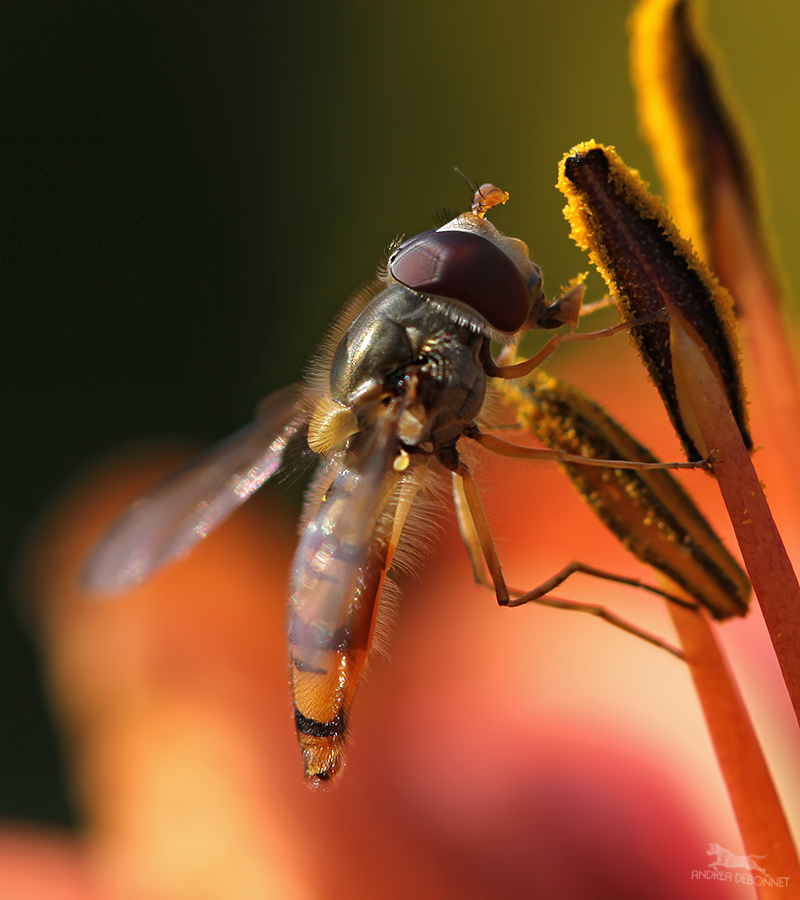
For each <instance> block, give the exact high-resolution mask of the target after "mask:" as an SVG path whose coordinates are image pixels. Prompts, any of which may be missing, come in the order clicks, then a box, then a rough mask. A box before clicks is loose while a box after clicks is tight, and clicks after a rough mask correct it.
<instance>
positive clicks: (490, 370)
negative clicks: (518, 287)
mask: <svg viewBox="0 0 800 900" xmlns="http://www.w3.org/2000/svg"><path fill="white" fill-rule="evenodd" d="M665 316H666V311H662V310H660V311H659V312H657V313H651V314H650V315H647V316H642V317H639V318H636V319H629V320H628V321H625V322H618V323H617V324H616V325H611V326H609V327H608V328H601V329H599V330H598V331H574V332H567V333H566V334H556V335H553V337H551V338H550V340H549V341H548V342H547V343H546V344H545V345H544V347H542V349H541V350H540V351H539V352H538V353H536V354H534V355H533V356H531V357H530V358H529V359H525V360H523V361H522V362H518V363H514V364H512V365H507V366H499V365H497V363H496V362H495V361H494V360H493V359H492V357H491V353H490V352H489V350H488V349H487V350H486V352H485V353H484V354H483V356H482V362H483V364H484V366H485V368H486V374H487V375H490V376H491V377H492V378H505V379H514V378H522V377H524V376H525V375H529V374H530V373H531V372H533V370H534V369H538V368H539V366H540V365H541V364H542V363H543V362H544V361H545V360H546V359H547V358H548V357H549V356H551V355H552V354H553V353H555V351H556V350H557V349H558V348H559V347H560V346H561V345H562V344H566V343H568V342H570V341H593V340H595V339H596V338H605V337H611V336H612V335H615V334H618V333H619V332H620V331H629V330H630V329H631V328H637V327H639V326H641V325H647V324H649V323H650V322H654V321H659V320H660V319H663V318H664V317H665Z"/></svg>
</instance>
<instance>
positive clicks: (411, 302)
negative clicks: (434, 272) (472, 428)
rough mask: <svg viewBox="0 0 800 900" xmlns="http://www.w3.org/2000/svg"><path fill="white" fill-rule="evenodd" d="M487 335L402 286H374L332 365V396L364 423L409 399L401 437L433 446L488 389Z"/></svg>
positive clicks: (446, 439)
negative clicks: (397, 400)
mask: <svg viewBox="0 0 800 900" xmlns="http://www.w3.org/2000/svg"><path fill="white" fill-rule="evenodd" d="M485 340H486V338H485V337H484V336H483V335H481V334H479V333H478V332H477V331H475V330H474V329H472V328H470V327H469V326H467V325H465V324H459V323H457V322H455V321H454V320H453V317H452V316H450V315H448V314H447V312H446V311H445V310H443V309H441V308H439V307H438V305H436V304H433V303H431V302H430V301H429V300H427V299H426V298H425V297H424V296H423V295H421V294H418V293H416V292H415V291H412V290H410V289H408V288H405V287H403V286H401V285H390V286H389V287H387V288H384V289H383V290H382V291H380V293H378V294H377V295H376V296H375V297H374V299H373V300H371V301H370V302H369V303H368V304H367V306H366V307H365V308H364V309H363V310H362V312H361V313H360V314H359V315H358V316H357V318H356V319H355V321H354V322H353V323H352V325H351V326H350V327H349V328H348V330H347V332H346V333H345V335H344V337H343V338H342V340H341V341H340V343H339V346H338V347H337V349H336V352H335V354H334V357H333V363H332V366H331V380H330V388H331V395H332V397H333V399H334V400H335V401H337V402H338V403H340V404H342V406H344V407H346V408H348V409H350V410H352V411H353V413H355V415H356V417H357V418H358V421H359V425H360V427H361V428H366V427H369V425H370V424H372V423H373V422H374V421H375V419H376V417H377V416H378V415H379V414H380V409H381V408H382V407H383V405H384V404H385V403H386V401H387V400H388V399H390V398H393V397H398V396H405V397H406V398H407V408H406V412H405V414H404V415H403V417H402V420H401V422H400V427H399V434H398V436H399V438H400V440H401V442H402V443H403V444H405V445H406V446H408V447H420V448H421V449H424V450H427V451H434V450H436V449H438V448H439V447H441V446H443V445H446V444H448V443H452V442H453V440H455V438H457V437H458V435H460V434H461V432H462V431H463V430H464V428H465V427H466V426H467V425H469V424H471V423H472V422H473V421H474V419H475V417H476V416H477V415H478V413H479V411H480V409H481V406H482V404H483V400H484V396H485V393H486V374H485V371H484V368H483V366H482V364H481V362H480V360H479V353H480V349H481V347H482V345H483V342H484V341H485Z"/></svg>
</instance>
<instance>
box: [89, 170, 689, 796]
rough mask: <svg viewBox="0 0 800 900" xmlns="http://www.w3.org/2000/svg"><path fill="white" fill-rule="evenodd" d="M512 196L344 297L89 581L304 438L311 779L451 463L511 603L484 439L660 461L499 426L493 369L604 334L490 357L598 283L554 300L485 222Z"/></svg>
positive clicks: (109, 577)
mask: <svg viewBox="0 0 800 900" xmlns="http://www.w3.org/2000/svg"><path fill="white" fill-rule="evenodd" d="M507 196H508V195H507V194H505V193H504V192H503V191H501V190H500V189H499V188H496V187H494V186H492V185H484V186H482V187H481V188H479V189H478V190H477V191H476V192H475V197H474V201H473V206H472V210H471V211H470V212H465V213H462V214H461V215H459V216H457V217H456V218H454V219H452V221H450V222H448V223H447V224H445V225H443V226H442V227H440V228H438V229H437V230H433V231H426V232H423V233H422V234H418V235H416V236H415V237H412V238H411V239H409V240H406V241H404V242H402V243H397V244H396V245H395V246H394V247H393V248H392V249H391V250H390V255H389V258H388V262H387V263H386V265H385V267H384V269H383V270H382V271H381V272H380V273H379V280H378V281H377V282H375V283H374V284H373V285H371V286H370V287H369V288H367V289H364V290H362V291H361V292H359V293H358V294H357V295H356V296H355V297H354V298H353V299H352V300H351V301H350V302H349V303H348V304H347V305H346V306H345V308H344V310H343V311H342V313H341V314H340V315H339V318H338V319H337V320H336V322H335V323H334V325H333V328H332V330H331V333H330V335H329V337H328V339H327V340H326V341H325V342H324V344H323V346H322V348H321V350H320V352H319V354H318V356H317V358H316V360H314V361H313V365H312V367H311V370H310V374H308V376H307V377H306V379H305V381H304V382H303V383H302V384H299V385H294V386H290V387H288V388H285V389H283V390H281V391H279V392H277V393H276V394H274V395H273V396H272V397H271V398H269V399H268V400H267V401H266V402H265V403H264V404H262V406H261V407H260V409H259V412H258V415H257V417H256V419H255V420H254V421H253V422H252V423H251V424H250V425H248V426H246V427H245V428H243V429H242V430H241V431H239V432H237V433H236V434H234V435H233V436H232V437H230V438H229V439H228V440H226V441H224V442H223V443H221V444H220V445H218V446H217V447H215V448H212V449H211V450H210V451H208V452H206V453H205V454H204V455H202V456H201V457H199V458H198V459H197V460H195V461H194V462H191V463H189V464H188V465H187V466H186V467H184V468H183V469H182V470H180V471H178V472H177V473H175V474H174V475H173V476H171V477H170V478H168V479H167V480H166V481H164V482H162V483H161V484H160V485H158V486H156V487H155V488H154V489H153V490H152V491H150V492H149V493H148V494H146V495H145V496H144V497H142V498H141V499H140V500H138V501H137V502H136V503H134V505H133V506H132V507H131V508H130V509H129V510H128V511H127V512H126V513H124V514H123V515H122V517H121V518H120V519H119V520H118V521H117V522H116V523H115V524H114V525H113V526H112V527H111V529H110V530H109V531H108V532H107V534H106V535H105V536H104V537H103V538H102V540H101V541H100V543H99V544H98V546H97V548H96V549H95V551H94V553H93V555H92V557H91V559H90V560H89V563H88V567H87V569H86V575H85V579H86V583H87V586H88V587H89V588H90V589H92V590H95V591H101V592H106V593H110V592H117V591H121V590H124V589H126V588H130V587H132V586H134V585H136V584H138V583H140V582H142V581H144V580H145V579H147V578H149V577H150V576H151V575H152V574H153V573H154V572H156V571H157V570H158V569H159V568H161V567H162V566H164V565H166V564H167V563H169V562H171V561H173V560H175V559H177V558H180V557H182V556H184V555H185V554H186V553H187V552H188V551H189V550H190V549H191V548H192V547H194V546H195V545H196V544H197V543H198V542H199V541H200V540H201V539H202V538H204V537H206V536H207V535H208V534H209V533H210V532H211V531H212V530H213V529H214V528H216V527H217V526H218V525H219V524H220V523H221V522H222V521H223V520H224V519H225V518H226V517H227V516H228V515H229V514H230V513H231V512H233V511H234V510H235V509H236V508H237V507H238V506H239V504H240V503H242V502H244V501H245V500H246V499H247V498H248V497H249V496H250V495H251V494H252V493H253V492H254V491H255V490H257V489H258V488H259V487H260V486H261V485H262V484H264V482H265V481H267V479H269V478H270V477H272V476H273V475H274V474H275V473H276V472H277V471H278V469H279V468H281V466H282V465H283V463H284V462H285V459H286V456H287V450H288V448H289V447H290V446H292V445H294V444H297V443H299V444H301V445H303V446H305V447H306V448H307V449H308V450H310V451H311V452H312V453H313V454H316V455H317V456H318V458H319V465H318V468H317V471H316V474H315V476H314V478H313V480H312V483H311V486H310V487H309V489H308V492H307V496H306V501H305V507H304V511H303V515H302V520H301V532H302V533H301V537H300V541H299V544H298V547H297V550H296V553H295V557H294V563H293V567H292V573H291V578H290V584H289V592H288V593H289V601H288V636H289V647H290V668H291V683H292V690H293V696H294V704H295V724H296V729H297V735H298V739H299V743H300V747H301V751H302V756H303V761H304V765H305V773H306V776H307V777H308V778H310V779H312V780H314V781H315V782H321V781H326V780H328V779H330V778H332V777H333V776H335V775H336V773H337V772H338V771H339V770H340V768H341V765H342V750H343V745H344V741H345V736H346V730H347V722H348V716H349V712H350V708H351V704H352V701H353V695H354V692H355V690H356V686H357V684H358V680H359V676H360V674H361V672H362V669H363V666H364V662H365V660H366V657H367V653H368V651H369V648H370V644H371V643H372V640H373V636H374V634H375V630H376V623H377V622H378V618H379V610H380V605H381V604H380V600H381V595H382V594H384V595H385V594H386V588H387V579H388V578H389V573H390V570H391V568H392V566H393V565H395V564H396V563H397V561H398V558H399V557H401V556H402V553H403V551H404V547H405V546H406V545H407V543H408V535H409V533H413V534H414V535H415V536H416V539H417V543H419V532H420V529H421V528H422V527H423V525H424V521H423V519H424V518H425V517H426V516H425V514H424V513H422V512H421V509H423V508H424V497H425V496H426V495H429V494H430V493H431V490H432V489H434V488H432V486H431V485H434V486H435V485H436V484H437V483H438V484H440V485H441V484H442V482H443V481H444V480H445V479H446V478H447V477H448V476H449V478H450V480H451V486H452V490H453V494H454V500H455V504H456V510H457V515H458V520H459V525H460V528H461V532H462V535H463V536H464V539H465V543H466V545H467V550H468V553H469V556H470V560H471V562H472V565H473V569H474V570H475V572H476V575H477V574H478V573H479V571H480V570H481V569H482V568H483V564H484V563H485V566H486V568H487V569H488V572H489V576H490V578H491V583H492V584H493V586H494V589H495V591H496V594H497V598H498V601H499V602H500V603H501V604H508V603H509V600H510V598H509V591H508V589H507V587H506V584H505V581H504V579H503V575H502V572H501V569H500V564H499V561H498V558H497V553H496V551H495V548H494V544H493V541H492V537H491V534H490V531H489V528H488V525H487V523H486V519H485V517H484V514H483V510H482V507H481V502H480V499H479V496H478V491H477V487H476V484H475V481H474V479H473V477H472V475H471V473H470V467H469V461H470V455H471V452H472V447H474V446H475V445H476V444H481V445H483V446H485V447H487V448H488V449H490V450H493V451H495V452H498V453H501V454H505V455H509V456H518V457H519V456H522V457H526V458H532V459H555V460H558V461H561V462H575V463H577V462H581V463H591V464H595V465H601V466H606V467H609V468H614V467H619V466H624V467H630V468H645V469H647V468H659V467H662V466H663V465H664V464H660V463H655V462H638V463H636V462H631V463H627V462H621V461H619V460H616V461H615V460H587V459H585V458H583V457H582V456H573V455H571V454H570V453H569V452H567V451H564V450H562V449H552V448H551V449H547V448H524V447H520V446H517V445H515V444H511V443H508V442H506V441H504V440H502V439H500V438H498V437H495V436H492V435H489V434H487V433H486V429H487V428H490V427H491V425H492V422H491V415H490V413H489V412H488V410H489V408H490V406H491V404H487V402H486V401H487V392H488V391H490V380H491V379H512V378H521V377H522V376H524V375H527V374H528V373H529V372H531V371H533V369H534V368H536V366H538V364H539V363H540V362H541V361H542V360H543V359H544V358H545V357H546V356H547V355H549V353H550V352H552V350H553V349H555V347H556V346H557V345H558V344H559V343H561V342H562V341H564V340H569V339H578V338H585V337H587V336H590V335H587V334H558V335H556V336H555V337H553V338H551V339H550V341H548V342H547V344H546V345H545V347H544V348H543V350H542V351H540V352H539V353H538V354H536V355H535V356H534V357H532V358H530V359H528V360H525V361H523V362H520V363H515V364H510V363H509V364H504V362H503V361H502V360H503V357H502V356H501V357H500V358H499V359H496V358H495V357H494V356H493V354H492V348H491V343H492V341H497V342H499V343H501V344H502V345H504V346H505V348H506V350H507V351H508V352H507V353H506V356H508V354H509V353H510V349H509V348H511V346H512V345H513V343H514V342H515V341H516V340H517V338H518V337H519V336H520V335H521V334H522V333H524V332H526V331H528V330H530V329H555V328H558V327H560V326H562V325H569V326H574V325H575V324H576V323H577V320H578V316H579V314H580V307H581V302H582V298H583V294H584V287H583V285H582V284H576V285H574V286H573V287H572V288H571V289H569V290H568V291H566V292H565V293H564V294H563V295H562V296H560V297H558V298H556V299H555V300H553V301H550V302H547V301H546V300H545V294H544V291H543V288H542V276H541V271H540V269H539V267H538V266H537V265H535V264H534V263H533V262H531V260H530V258H529V255H528V248H527V247H526V245H525V244H524V243H523V242H522V241H520V240H517V239H515V238H510V237H506V236H504V235H502V234H501V233H500V232H499V231H498V230H497V229H496V228H495V227H494V226H493V225H492V224H491V223H490V222H489V221H488V220H487V219H486V218H485V216H486V213H487V211H488V210H489V209H491V208H492V207H493V206H495V205H497V204H498V203H504V202H505V201H506V199H507ZM625 327H628V326H627V325H622V326H615V327H613V328H610V329H605V330H604V331H603V332H597V333H596V334H607V333H613V332H614V331H617V330H620V328H625ZM504 352H506V351H504ZM672 465H677V466H686V467H693V466H695V465H696V464H694V463H680V464H677V463H676V464H672ZM484 580H486V579H485V578H484ZM531 599H533V598H531ZM514 602H515V603H518V602H520V600H519V599H518V600H517V601H514ZM378 627H379V626H378Z"/></svg>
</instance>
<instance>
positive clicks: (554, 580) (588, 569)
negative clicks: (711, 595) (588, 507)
mask: <svg viewBox="0 0 800 900" xmlns="http://www.w3.org/2000/svg"><path fill="white" fill-rule="evenodd" d="M578 573H580V574H582V575H591V576H592V577H593V578H602V579H604V580H605V581H613V582H615V583H616V584H625V585H628V586H629V587H636V588H641V589H642V590H643V591H650V593H651V594H656V595H657V596H659V597H663V598H664V599H665V600H668V601H669V602H670V603H677V604H678V606H684V607H686V609H697V604H696V603H692V602H691V601H690V600H684V599H682V598H681V597H676V596H675V595H674V594H670V593H669V592H668V591H664V590H662V589H661V588H658V587H655V586H654V585H652V584H647V582H645V581H642V580H641V579H639V578H630V577H628V576H627V575H617V574H615V573H614V572H608V571H606V570H605V569H598V568H597V567H596V566H589V565H587V564H586V563H582V562H579V561H578V560H573V561H572V562H570V563H567V565H565V566H564V568H563V569H561V570H560V571H559V572H556V574H555V575H552V576H551V577H550V578H548V579H547V580H546V581H543V582H542V583H541V584H540V585H539V586H538V587H535V588H533V589H532V590H530V591H526V592H525V593H524V594H521V595H520V596H518V597H515V599H514V600H512V601H511V602H510V604H509V606H522V605H523V604H525V603H529V602H531V601H535V600H538V599H539V598H541V597H543V596H544V595H545V594H549V593H550V591H552V590H553V589H554V588H557V587H558V586H559V585H560V584H563V583H564V582H565V581H566V580H567V579H568V578H569V577H570V576H571V575H576V574H578ZM512 593H516V592H515V591H512Z"/></svg>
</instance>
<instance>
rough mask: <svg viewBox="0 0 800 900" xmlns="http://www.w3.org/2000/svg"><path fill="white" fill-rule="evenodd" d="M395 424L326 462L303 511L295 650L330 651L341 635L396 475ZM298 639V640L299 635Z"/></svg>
mask: <svg viewBox="0 0 800 900" xmlns="http://www.w3.org/2000/svg"><path fill="white" fill-rule="evenodd" d="M396 429H397V420H396V417H395V416H393V415H391V414H389V413H387V414H386V415H385V416H384V418H383V420H382V421H381V423H380V424H379V425H378V426H377V427H376V428H375V429H374V431H373V432H372V434H371V435H369V436H368V438H367V440H366V441H365V442H364V444H363V445H362V446H361V447H360V448H359V450H358V451H349V452H348V453H346V454H345V455H344V456H343V457H334V458H331V459H330V460H328V463H327V464H326V466H325V468H324V470H323V471H322V472H321V473H320V477H319V480H318V482H317V484H318V485H320V486H322V487H323V490H324V493H322V498H321V501H320V502H319V505H318V507H317V508H316V509H315V510H311V514H310V515H309V516H308V519H307V522H306V525H305V528H304V530H303V534H302V537H301V539H300V543H299V545H298V547H297V551H296V553H295V557H294V564H293V568H292V578H291V585H290V594H291V597H290V601H289V603H290V612H289V621H290V631H292V632H293V633H294V636H295V639H296V640H297V642H298V643H301V644H308V642H309V636H312V637H311V638H310V642H311V643H312V644H316V645H317V647H318V648H319V649H322V650H327V649H330V647H329V646H328V643H329V641H331V640H333V641H336V640H338V638H337V637H336V635H337V634H339V633H340V631H341V629H342V628H343V627H344V628H346V627H347V625H346V623H347V621H348V618H349V616H350V608H351V604H352V603H353V602H354V601H356V600H357V597H358V593H359V591H358V586H359V580H360V578H361V577H362V574H363V573H362V570H363V569H364V567H365V565H366V562H367V558H368V556H369V554H370V551H371V549H372V543H373V538H374V537H375V536H376V531H377V530H378V529H377V524H378V519H379V517H380V516H381V514H382V512H383V511H384V509H385V508H386V505H387V503H388V502H389V500H390V498H391V496H392V493H393V489H394V487H395V485H396V484H397V482H398V480H399V475H398V474H397V473H396V472H395V471H394V470H393V468H392V464H391V461H392V457H393V455H394V453H395V450H396ZM301 634H302V635H305V636H306V637H305V639H299V640H298V638H299V636H300V635H301ZM306 649H307V651H309V650H310V649H311V648H310V647H308V646H307V647H306Z"/></svg>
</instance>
